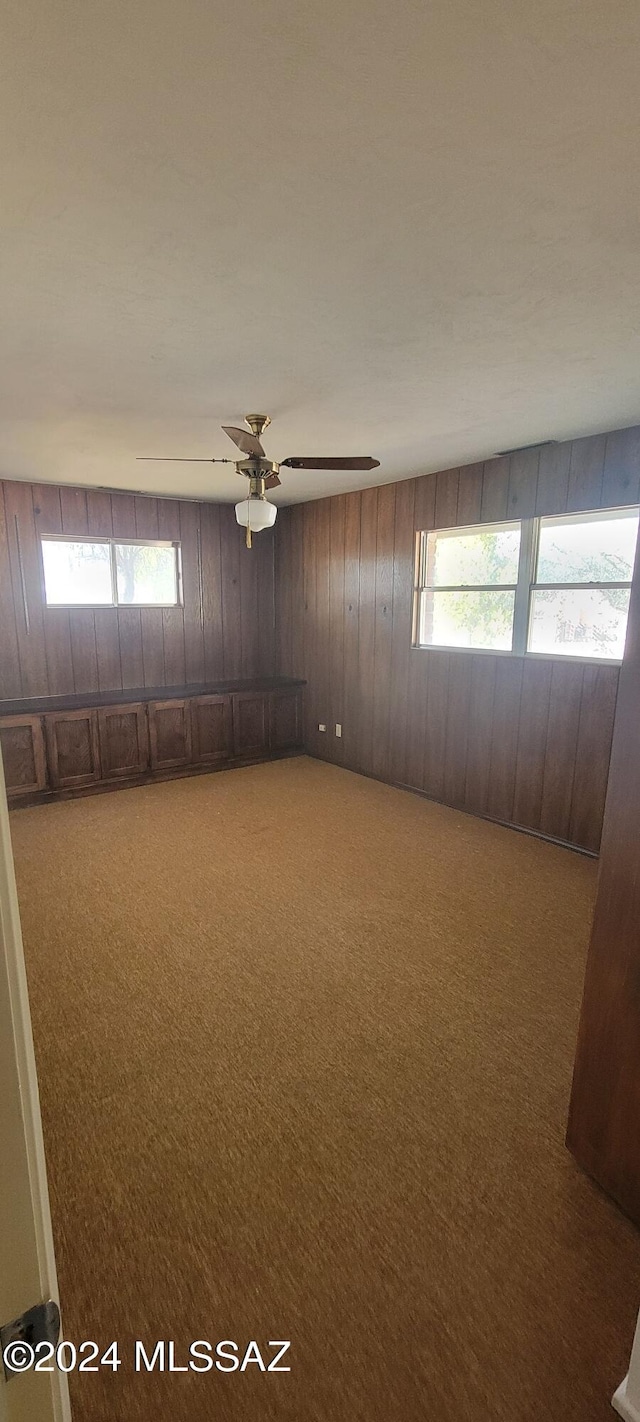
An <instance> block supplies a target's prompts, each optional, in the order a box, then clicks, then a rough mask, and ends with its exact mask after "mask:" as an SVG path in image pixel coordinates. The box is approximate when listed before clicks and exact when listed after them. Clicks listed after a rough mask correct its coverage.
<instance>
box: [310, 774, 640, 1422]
mask: <svg viewBox="0 0 640 1422" xmlns="http://www.w3.org/2000/svg"><path fill="white" fill-rule="evenodd" d="M304 754H305V755H308V756H309V758H310V759H311V760H320V761H322V762H323V764H324V765H335V766H336V769H337V770H348V771H349V772H350V773H351V775H362V776H363V778H364V779H365V780H377V782H378V784H379V785H390V786H391V788H392V789H393V790H408V792H409V794H410V795H419V796H420V798H421V800H430V801H431V803H432V804H433V805H442V806H443V807H444V809H445V810H455V812H456V814H458V815H470V816H471V819H473V820H486V821H487V823H488V824H490V825H501V826H502V828H503V829H510V830H515V831H516V833H517V834H528V835H530V836H531V838H532V839H541V840H543V841H544V843H545V844H557V845H559V846H560V848H561V849H571V850H572V851H573V853H574V854H582V855H584V857H585V858H586V859H598V858H599V855H598V854H597V853H596V851H595V850H594V849H585V848H584V847H583V846H582V845H581V844H572V843H571V840H569V839H558V838H557V836H555V835H552V834H543V833H542V830H537V829H530V828H529V826H528V825H518V824H516V823H515V821H513V820H499V819H497V818H496V816H495V815H485V814H483V813H482V812H481V811H479V810H467V809H466V808H465V807H464V806H463V805H452V804H451V803H450V802H449V801H448V800H439V799H438V798H437V796H436V795H429V793H428V791H426V790H419V789H418V788H417V786H415V785H403V784H402V782H401V781H399V780H387V779H385V777H384V775H374V774H373V772H372V771H370V770H355V769H354V767H353V766H351V765H345V764H344V762H343V761H339V760H331V759H330V758H329V756H324V755H319V754H318V752H317V751H312V750H308V749H307V747H306V746H305V750H304ZM638 1422H640V1418H639V1419H638Z"/></svg>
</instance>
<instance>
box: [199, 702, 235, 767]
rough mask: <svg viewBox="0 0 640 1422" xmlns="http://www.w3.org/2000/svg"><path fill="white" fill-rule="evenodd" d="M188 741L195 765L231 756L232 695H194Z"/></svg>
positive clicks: (211, 762)
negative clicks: (191, 748) (189, 738)
mask: <svg viewBox="0 0 640 1422" xmlns="http://www.w3.org/2000/svg"><path fill="white" fill-rule="evenodd" d="M191 742H192V747H193V761H194V764H195V765H215V764H216V763H217V762H218V761H224V760H228V759H229V756H230V755H231V698H230V697H229V696H194V698H193V700H192V702H191Z"/></svg>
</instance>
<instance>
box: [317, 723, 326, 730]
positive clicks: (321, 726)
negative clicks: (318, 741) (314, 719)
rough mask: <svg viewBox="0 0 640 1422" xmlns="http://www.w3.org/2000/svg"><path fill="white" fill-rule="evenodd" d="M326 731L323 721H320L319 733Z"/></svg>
mask: <svg viewBox="0 0 640 1422" xmlns="http://www.w3.org/2000/svg"><path fill="white" fill-rule="evenodd" d="M326 729H327V728H326V726H323V724H322V721H319V722H318V730H319V731H326Z"/></svg>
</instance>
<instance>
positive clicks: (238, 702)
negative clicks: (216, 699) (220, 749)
mask: <svg viewBox="0 0 640 1422" xmlns="http://www.w3.org/2000/svg"><path fill="white" fill-rule="evenodd" d="M268 746H269V724H268V692H264V691H236V692H235V694H234V696H233V753H234V755H237V756H260V755H266V754H267V750H268Z"/></svg>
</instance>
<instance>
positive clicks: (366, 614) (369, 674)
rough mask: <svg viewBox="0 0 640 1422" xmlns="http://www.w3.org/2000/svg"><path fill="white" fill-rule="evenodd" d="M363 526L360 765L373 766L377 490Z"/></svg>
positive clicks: (366, 499) (369, 498)
mask: <svg viewBox="0 0 640 1422" xmlns="http://www.w3.org/2000/svg"><path fill="white" fill-rule="evenodd" d="M360 510H361V523H360V637H359V646H358V693H359V695H358V701H359V738H358V750H359V754H358V764H359V767H360V769H362V770H365V771H368V772H371V768H372V764H373V676H374V672H375V597H376V548H377V534H378V490H377V489H363V491H362V496H361V504H360Z"/></svg>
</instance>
